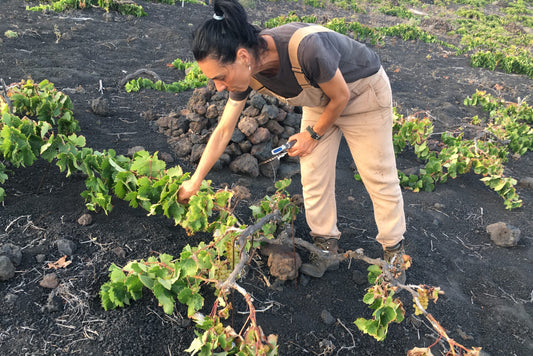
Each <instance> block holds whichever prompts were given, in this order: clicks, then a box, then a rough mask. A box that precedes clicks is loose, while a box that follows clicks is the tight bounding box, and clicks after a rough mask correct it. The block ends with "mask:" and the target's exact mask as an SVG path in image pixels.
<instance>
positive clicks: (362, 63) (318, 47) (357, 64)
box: [230, 23, 381, 101]
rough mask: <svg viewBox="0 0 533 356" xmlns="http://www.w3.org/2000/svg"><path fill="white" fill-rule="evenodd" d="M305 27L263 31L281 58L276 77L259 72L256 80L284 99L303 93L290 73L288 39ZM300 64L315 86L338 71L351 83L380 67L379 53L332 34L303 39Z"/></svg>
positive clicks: (292, 25)
mask: <svg viewBox="0 0 533 356" xmlns="http://www.w3.org/2000/svg"><path fill="white" fill-rule="evenodd" d="M304 26H309V24H305V23H289V24H286V25H282V26H279V27H276V28H273V29H267V30H263V31H261V34H262V35H263V34H264V35H270V36H271V37H272V38H273V39H274V43H275V44H276V48H277V51H278V56H279V70H278V72H277V73H276V74H275V75H263V74H261V73H256V74H254V78H255V79H257V80H258V81H259V82H260V83H261V84H262V85H264V86H265V87H266V88H268V89H270V91H272V92H274V93H276V94H278V95H280V96H282V97H285V98H292V97H295V96H297V95H298V94H300V92H301V91H302V88H301V87H300V85H298V81H297V80H296V78H295V76H294V73H293V72H292V70H291V63H290V59H289V40H290V39H291V36H292V35H293V34H294V32H295V31H296V30H298V29H299V28H301V27H304ZM298 61H299V62H300V65H301V67H302V70H303V72H304V74H305V76H306V77H307V79H308V80H309V82H310V83H311V85H313V86H315V87H318V84H320V83H325V82H328V81H329V80H331V79H332V78H333V76H334V75H335V72H336V71H337V68H339V69H340V71H341V73H342V75H343V76H344V80H345V81H346V82H347V83H352V82H354V81H356V80H358V79H361V78H366V77H368V76H370V75H372V74H375V73H377V71H378V70H379V68H380V66H381V62H380V60H379V57H378V56H377V54H376V53H375V52H374V51H372V50H371V49H370V48H368V47H367V46H366V45H364V44H363V43H360V42H357V41H355V40H353V39H351V38H350V37H348V36H345V35H342V34H339V33H337V32H331V31H327V32H317V33H313V34H310V35H308V36H306V37H304V39H303V40H302V42H301V43H300V46H299V47H298ZM250 91H251V89H250V88H249V89H248V90H246V91H244V92H240V93H238V92H232V93H230V98H232V99H234V100H237V101H240V100H244V99H245V98H246V97H247V96H248V94H249V93H250Z"/></svg>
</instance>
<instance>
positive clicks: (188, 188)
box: [178, 179, 200, 204]
mask: <svg viewBox="0 0 533 356" xmlns="http://www.w3.org/2000/svg"><path fill="white" fill-rule="evenodd" d="M199 190H200V184H197V183H195V182H194V181H193V180H192V179H189V180H186V181H185V182H183V183H182V184H181V187H180V189H179V190H178V203H180V204H187V203H188V202H189V199H190V198H191V197H192V196H193V195H195V194H196V193H198V191H199Z"/></svg>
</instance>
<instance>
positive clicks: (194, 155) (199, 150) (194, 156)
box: [190, 143, 206, 163]
mask: <svg viewBox="0 0 533 356" xmlns="http://www.w3.org/2000/svg"><path fill="white" fill-rule="evenodd" d="M205 146H206V145H205V144H203V143H197V144H195V145H193V146H192V150H191V158H190V160H191V162H194V163H196V162H198V161H199V160H200V158H201V157H202V154H203V153H204V150H205Z"/></svg>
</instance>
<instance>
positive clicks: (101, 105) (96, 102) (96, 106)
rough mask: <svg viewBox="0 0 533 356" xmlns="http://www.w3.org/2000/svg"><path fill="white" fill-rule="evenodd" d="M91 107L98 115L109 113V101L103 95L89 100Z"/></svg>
mask: <svg viewBox="0 0 533 356" xmlns="http://www.w3.org/2000/svg"><path fill="white" fill-rule="evenodd" d="M91 109H92V110H93V112H94V113H95V114H96V115H98V116H108V115H109V101H108V100H107V99H106V98H104V97H102V96H101V97H99V98H96V99H93V100H92V101H91Z"/></svg>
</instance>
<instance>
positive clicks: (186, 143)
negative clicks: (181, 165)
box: [170, 137, 192, 157]
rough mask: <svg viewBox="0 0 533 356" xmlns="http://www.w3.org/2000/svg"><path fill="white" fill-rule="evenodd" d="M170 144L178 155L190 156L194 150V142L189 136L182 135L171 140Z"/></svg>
mask: <svg viewBox="0 0 533 356" xmlns="http://www.w3.org/2000/svg"><path fill="white" fill-rule="evenodd" d="M170 145H171V146H172V149H173V150H174V153H175V154H176V156H178V157H185V156H188V155H189V154H190V153H191V150H192V142H191V139H190V138H189V137H183V138H181V137H180V138H179V140H173V141H172V142H170Z"/></svg>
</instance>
